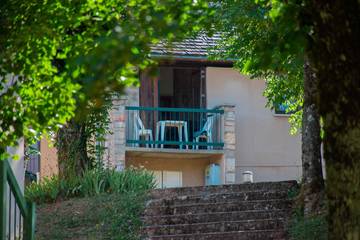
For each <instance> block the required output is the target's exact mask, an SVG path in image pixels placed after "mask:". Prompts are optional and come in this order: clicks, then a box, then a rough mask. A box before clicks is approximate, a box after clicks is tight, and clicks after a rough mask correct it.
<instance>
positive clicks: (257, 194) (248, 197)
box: [147, 190, 288, 207]
mask: <svg viewBox="0 0 360 240" xmlns="http://www.w3.org/2000/svg"><path fill="white" fill-rule="evenodd" d="M287 196H288V191H287V190H286V191H275V190H273V191H264V190H263V191H246V192H228V193H203V194H201V195H199V194H197V195H189V196H172V197H167V198H166V197H165V198H161V199H152V200H150V201H148V203H147V207H154V206H162V205H173V206H178V205H182V204H197V203H216V202H224V201H231V200H237V201H254V200H275V199H286V198H287Z"/></svg>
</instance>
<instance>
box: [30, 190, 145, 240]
mask: <svg viewBox="0 0 360 240" xmlns="http://www.w3.org/2000/svg"><path fill="white" fill-rule="evenodd" d="M144 202H145V196H144V194H141V195H139V194H133V193H126V194H104V195H100V196H94V197H89V198H74V199H70V200H67V201H63V202H57V203H53V204H43V205H39V206H38V208H37V224H36V239H39V240H42V239H44V240H45V239H46V240H47V239H121V240H122V239H124V240H125V239H126V240H132V239H139V230H140V227H141V221H140V214H141V212H142V211H143V207H144Z"/></svg>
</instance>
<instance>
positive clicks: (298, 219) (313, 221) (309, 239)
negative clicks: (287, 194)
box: [289, 212, 328, 240]
mask: <svg viewBox="0 0 360 240" xmlns="http://www.w3.org/2000/svg"><path fill="white" fill-rule="evenodd" d="M327 231H328V228H327V221H326V216H325V215H316V216H312V217H308V218H304V216H303V215H302V214H301V213H300V212H299V213H295V214H294V217H293V219H292V221H291V223H290V228H289V235H290V239H292V240H327V239H328V237H327Z"/></svg>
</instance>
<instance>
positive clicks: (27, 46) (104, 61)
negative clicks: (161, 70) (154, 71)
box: [0, 0, 207, 154]
mask: <svg viewBox="0 0 360 240" xmlns="http://www.w3.org/2000/svg"><path fill="white" fill-rule="evenodd" d="M206 9H207V3H206V1H192V0H184V1H176V0H167V1H155V0H131V1H125V0H120V1H118V0H107V1H102V0H98V1H87V0H76V1H71V0H66V1H60V0H56V1H37V0H30V1H25V2H24V1H20V0H7V1H5V2H4V3H2V4H1V6H0V16H1V18H0V33H1V36H2V37H1V38H0V48H1V49H0V58H1V63H0V76H1V78H0V79H1V80H0V83H1V84H0V97H1V101H0V116H1V119H0V130H1V131H0V146H1V148H2V151H1V153H0V154H3V153H4V148H5V147H6V146H13V145H16V143H17V140H18V139H19V138H20V137H22V136H24V137H25V138H26V139H28V140H29V141H30V142H31V141H34V140H36V139H37V138H38V137H39V136H40V135H41V134H44V133H45V134H46V133H49V132H55V131H56V130H57V129H58V128H59V127H61V124H64V123H65V122H66V121H67V120H69V119H70V118H71V117H72V116H73V115H74V111H75V109H76V104H77V103H79V102H87V100H89V99H91V100H93V101H94V103H95V104H98V105H101V103H102V96H103V95H104V94H105V93H107V92H111V91H114V90H116V91H119V90H122V89H123V88H124V86H126V85H131V84H137V82H136V78H135V76H136V73H137V68H140V69H142V68H144V67H146V66H147V65H149V64H151V59H150V58H149V53H150V47H151V45H152V44H156V43H157V42H159V41H162V40H168V41H171V40H174V39H176V38H179V37H181V36H183V35H184V33H185V32H188V31H192V30H198V28H199V26H198V23H200V22H201V21H202V20H204V18H205V17H206V16H207V14H206V13H205V11H207V10H206Z"/></svg>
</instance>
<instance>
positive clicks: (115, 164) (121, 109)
mask: <svg viewBox="0 0 360 240" xmlns="http://www.w3.org/2000/svg"><path fill="white" fill-rule="evenodd" d="M138 105H139V89H138V88H135V87H132V88H127V89H126V90H125V94H123V95H121V96H120V97H114V98H113V106H112V109H111V110H110V121H111V122H110V126H109V127H110V132H111V134H108V135H107V136H106V141H105V147H106V150H105V154H104V165H105V167H108V168H114V169H116V170H118V171H121V170H123V169H124V168H125V146H126V138H125V133H126V129H125V121H126V112H125V106H138Z"/></svg>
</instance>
